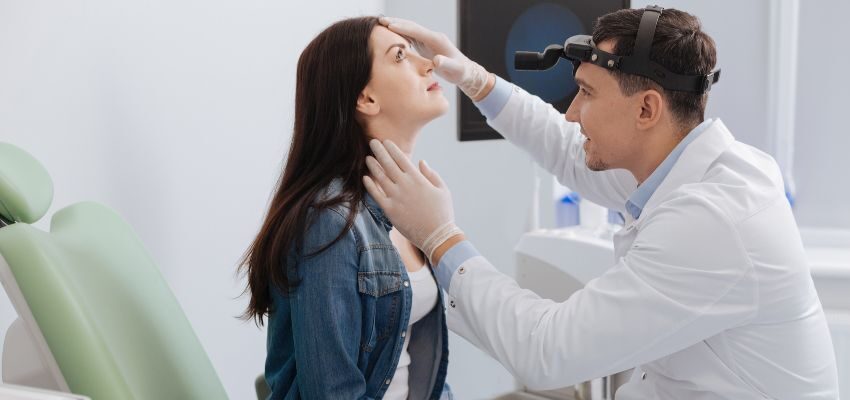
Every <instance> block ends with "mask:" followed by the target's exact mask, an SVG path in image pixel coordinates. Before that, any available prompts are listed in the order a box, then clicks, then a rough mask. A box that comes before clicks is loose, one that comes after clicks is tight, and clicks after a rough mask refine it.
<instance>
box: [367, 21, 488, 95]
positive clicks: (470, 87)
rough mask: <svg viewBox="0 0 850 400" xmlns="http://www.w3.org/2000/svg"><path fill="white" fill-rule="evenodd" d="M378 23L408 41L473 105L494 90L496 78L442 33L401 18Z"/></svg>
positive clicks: (438, 73)
mask: <svg viewBox="0 0 850 400" xmlns="http://www.w3.org/2000/svg"><path fill="white" fill-rule="evenodd" d="M380 23H381V25H384V26H386V27H387V28H388V29H389V30H391V31H393V32H395V33H398V34H399V35H402V36H405V37H407V38H410V39H411V40H412V41H413V43H414V46H415V47H416V48H417V50H418V51H419V54H421V55H422V56H423V57H426V58H431V59H433V61H434V71H435V72H436V73H437V75H439V76H440V77H442V78H443V79H445V80H447V81H448V82H450V83H452V84H454V85H457V87H458V88H460V90H462V91H463V92H464V93H465V94H466V95H467V96H469V98H470V99H472V100H473V101H479V100H481V99H483V98H484V97H485V96H487V94H488V93H489V91H490V89H492V88H493V85H494V84H495V77H493V75H492V74H490V73H489V72H487V70H486V69H484V67H482V66H480V65H478V64H477V63H476V62H474V61H472V60H470V59H469V58H467V57H466V56H465V55H463V53H461V52H460V50H458V48H457V47H455V45H454V44H453V43H452V41H451V40H449V38H448V37H447V36H446V35H445V34H444V33H440V32H435V31H432V30H430V29H428V28H425V27H423V26H421V25H419V24H417V23H415V22H413V21H409V20H406V19H401V18H392V17H381V19H380Z"/></svg>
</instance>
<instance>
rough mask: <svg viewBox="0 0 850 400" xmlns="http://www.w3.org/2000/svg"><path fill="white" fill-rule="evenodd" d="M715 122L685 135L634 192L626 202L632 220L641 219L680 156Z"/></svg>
mask: <svg viewBox="0 0 850 400" xmlns="http://www.w3.org/2000/svg"><path fill="white" fill-rule="evenodd" d="M713 121H714V120H713V119H707V120H705V121H703V122H702V123H701V124H699V125H697V126H696V128H694V129H692V130H691V131H690V132H688V134H687V135H685V138H684V139H682V141H681V142H679V144H677V145H676V147H674V148H673V151H671V152H670V154H668V155H667V158H665V159H664V161H662V162H661V164H660V165H659V166H658V167H657V168H655V171H652V174H650V175H649V178H647V179H646V180H645V181H644V182H643V183H642V184H641V185H640V186H638V188H637V189H636V190H635V191H634V192H632V194H631V195H630V196H629V199H628V200H626V211H628V213H629V214H630V215H631V216H632V218H634V219H638V218H639V217H640V214H641V213H642V212H643V208H644V206H646V202H648V201H649V199H650V198H651V197H652V195H653V193H655V190H656V189H658V186H659V185H661V182H663V181H664V178H666V177H667V174H669V173H670V170H671V169H673V166H674V165H676V161H677V160H678V159H679V156H680V155H682V152H683V151H685V148H686V147H688V145H689V144H691V142H693V141H694V140H695V139H696V138H697V137H698V136H699V135H700V134H701V133H703V132H704V131H705V130H706V129H707V128H708V126H709V125H711V123H712V122H713Z"/></svg>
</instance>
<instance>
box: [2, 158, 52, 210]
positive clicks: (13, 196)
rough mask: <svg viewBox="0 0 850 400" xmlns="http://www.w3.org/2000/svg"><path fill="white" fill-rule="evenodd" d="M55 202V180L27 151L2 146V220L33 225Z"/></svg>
mask: <svg viewBox="0 0 850 400" xmlns="http://www.w3.org/2000/svg"><path fill="white" fill-rule="evenodd" d="M52 201H53V180H51V179H50V175H49V174H48V173H47V170H46V169H44V166H42V165H41V163H39V162H38V160H36V159H35V158H33V157H32V156H31V155H29V153H27V152H26V151H24V150H22V149H20V148H18V147H16V146H13V145H11V144H9V143H3V142H0V216H2V217H3V218H4V219H6V220H10V221H12V222H24V223H27V224H31V223H33V222H35V221H38V220H39V219H41V217H43V216H44V214H45V213H46V212H47V209H48V208H50V203H51V202H52Z"/></svg>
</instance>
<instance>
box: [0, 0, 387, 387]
mask: <svg viewBox="0 0 850 400" xmlns="http://www.w3.org/2000/svg"><path fill="white" fill-rule="evenodd" d="M382 9H383V1H382V0H369V1H358V2H350V1H344V0H327V1H313V2H289V1H275V2H272V1H264V0H239V1H227V0H213V1H211V0H204V1H201V0H194V1H193V0H178V1H175V0H168V1H166V0H146V1H134V2H115V1H109V0H88V1H80V0H77V1H44V0H31V1H13V0H0V140H2V141H8V142H11V143H13V144H16V145H18V146H20V147H22V148H24V149H26V150H27V151H29V152H31V153H32V154H33V155H34V156H35V157H37V158H38V159H40V160H41V161H42V163H43V164H44V165H45V166H46V167H47V169H48V170H49V171H50V172H51V174H52V176H53V179H54V182H55V188H56V196H55V199H54V206H53V207H52V208H51V210H50V212H49V214H48V215H50V214H52V213H53V212H55V211H56V210H57V209H59V208H61V207H63V206H66V205H68V204H70V203H73V202H76V201H80V200H96V201H100V202H103V203H106V204H108V205H109V206H111V207H113V208H115V209H117V211H118V212H119V213H120V214H122V215H123V216H124V217H125V218H126V219H127V220H128V221H129V222H130V224H131V225H133V226H134V227H135V228H136V231H137V232H138V234H139V236H140V237H141V239H142V241H143V242H144V243H145V244H146V246H147V248H148V250H149V251H150V253H151V254H152V256H153V258H154V259H155V260H156V261H157V262H158V263H159V266H160V268H161V270H162V272H163V274H164V276H165V278H166V279H167V280H168V282H169V284H170V285H171V288H172V289H173V290H174V292H175V294H176V295H177V298H178V299H179V301H180V303H181V305H182V306H183V309H184V310H185V312H186V314H187V316H188V318H189V320H190V321H191V323H192V325H193V327H194V328H195V331H196V333H197V334H198V336H199V337H200V340H201V342H202V343H203V345H204V347H205V349H206V351H207V353H208V354H209V356H210V358H211V359H212V362H213V364H214V365H215V367H216V370H217V371H218V374H219V376H220V378H221V380H222V381H223V383H224V385H225V388H226V389H227V391H228V393H229V395H230V397H231V398H233V399H249V398H252V397H254V389H253V380H254V378H255V377H256V375H257V374H259V373H261V372H262V371H263V365H264V360H265V332H264V331H263V330H260V329H257V328H256V327H254V326H253V325H252V324H249V323H243V322H241V321H239V320H237V319H236V318H234V316H236V315H238V314H239V313H240V312H241V311H242V310H243V308H244V306H245V304H246V299H245V298H238V299H235V298H236V297H237V296H238V295H239V294H240V292H241V289H242V280H241V279H237V278H236V276H235V275H234V272H235V266H236V262H237V260H238V258H239V257H240V255H241V254H242V252H243V251H244V250H245V248H246V247H247V245H248V243H249V241H250V240H251V239H252V237H253V235H254V234H255V233H256V230H257V229H258V227H259V223H260V221H261V218H262V217H263V213H264V212H265V209H266V202H267V200H268V197H269V195H270V191H271V189H272V186H273V184H274V182H275V179H276V178H277V175H278V173H279V171H280V166H281V162H282V160H283V157H284V156H285V151H286V149H287V146H288V143H289V138H290V130H291V126H292V113H293V98H294V85H295V65H296V62H297V58H298V55H299V54H300V52H301V50H302V49H303V48H304V46H305V45H306V44H307V42H308V41H309V40H310V39H312V37H313V36H315V34H317V33H318V32H319V31H320V30H321V29H323V28H324V27H325V26H326V25H328V24H330V23H331V22H332V21H335V20H338V19H340V18H343V17H348V16H357V15H361V14H376V13H379V12H380V11H381V10H382ZM48 220H49V218H45V219H44V220H43V221H42V222H41V223H39V224H38V225H39V226H40V227H42V228H45V227H47V226H48V225H47V221H48ZM13 319H14V312H13V310H12V309H11V307H10V305H9V303H8V300H7V299H6V298H5V297H0V335H5V330H6V328H7V327H8V324H9V323H10V322H11V321H12V320H13ZM2 337H3V336H0V338H2ZM0 340H2V339H0Z"/></svg>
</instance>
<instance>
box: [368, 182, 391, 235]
mask: <svg viewBox="0 0 850 400" xmlns="http://www.w3.org/2000/svg"><path fill="white" fill-rule="evenodd" d="M363 204H365V205H366V209H367V210H369V213H370V214H372V216H373V217H374V218H375V219H376V220H378V221H379V222H380V223H381V225H382V226H383V227H384V229H386V230H387V231H388V232H389V230H390V229H392V228H393V224H392V222H390V219H389V218H387V214H386V213H384V209H383V208H381V206H380V205H378V202H377V201H375V198H373V197H372V195H371V194H369V193H368V192H366V193H365V194H364V195H363Z"/></svg>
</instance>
